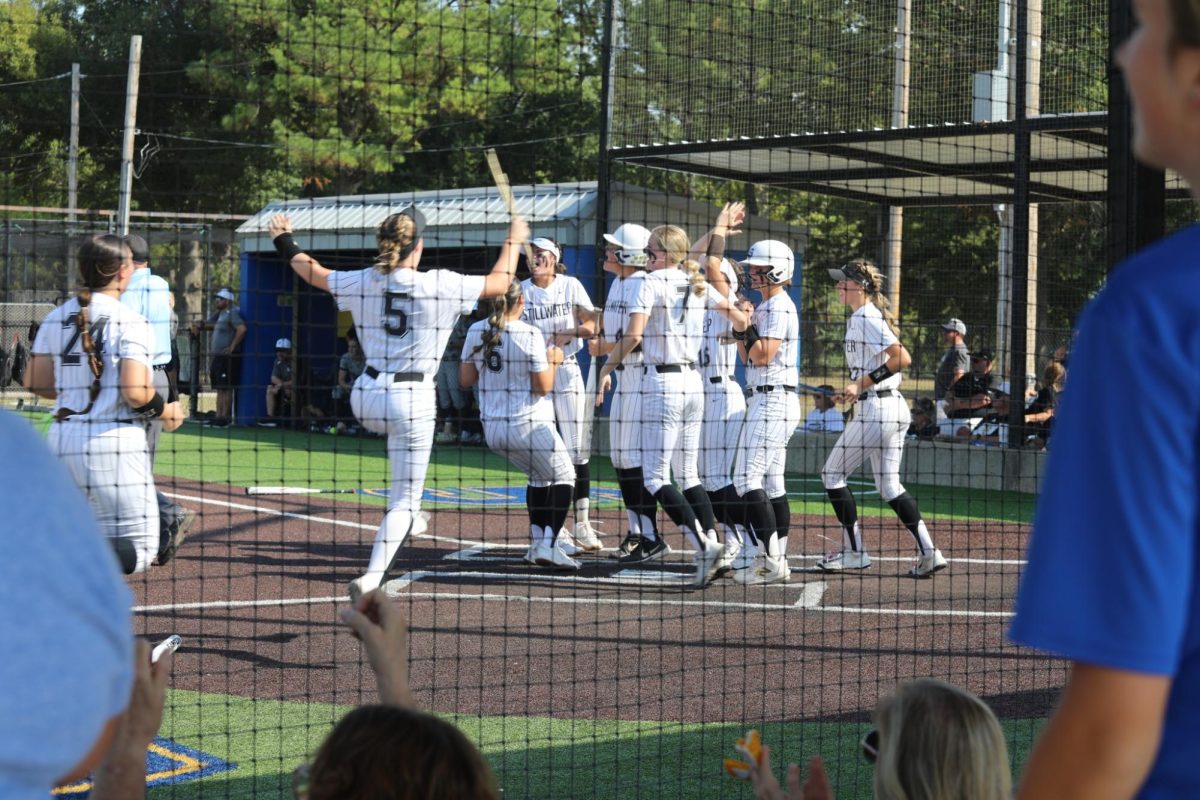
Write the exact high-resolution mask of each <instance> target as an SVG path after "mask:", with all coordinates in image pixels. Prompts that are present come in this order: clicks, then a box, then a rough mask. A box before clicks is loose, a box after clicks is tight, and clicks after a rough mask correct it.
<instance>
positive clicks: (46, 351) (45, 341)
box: [29, 319, 62, 356]
mask: <svg viewBox="0 0 1200 800" xmlns="http://www.w3.org/2000/svg"><path fill="white" fill-rule="evenodd" d="M61 328H62V325H61V324H59V322H58V321H57V320H50V319H45V320H42V324H41V325H39V326H38V332H37V336H35V337H34V339H33V348H32V349H31V350H30V351H29V352H31V353H36V354H38V355H43V356H45V355H54V354H55V353H56V352H58V350H59V347H58V346H57V343H56V341H55V339H56V338H57V337H56V335H55V334H56V332H57V331H58V330H59V329H61Z"/></svg>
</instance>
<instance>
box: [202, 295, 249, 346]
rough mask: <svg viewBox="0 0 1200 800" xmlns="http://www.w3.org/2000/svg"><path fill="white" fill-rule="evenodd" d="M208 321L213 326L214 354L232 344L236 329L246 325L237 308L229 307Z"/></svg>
mask: <svg viewBox="0 0 1200 800" xmlns="http://www.w3.org/2000/svg"><path fill="white" fill-rule="evenodd" d="M209 321H210V322H212V324H213V334H212V351H213V352H214V353H220V352H221V351H222V350H224V349H225V348H227V347H229V345H231V344H233V337H234V336H236V335H237V329H238V327H239V326H241V325H245V324H246V320H245V319H244V318H243V317H242V312H240V311H238V309H237V306H230V307H229V308H227V309H225V310H224V311H218V312H217V313H216V314H213V316H212V318H211V319H210V320H209Z"/></svg>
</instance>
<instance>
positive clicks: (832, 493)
mask: <svg viewBox="0 0 1200 800" xmlns="http://www.w3.org/2000/svg"><path fill="white" fill-rule="evenodd" d="M825 494H827V495H829V502H830V503H832V504H833V513H834V514H836V515H837V518H838V522H840V523H842V528H843V529H844V530H845V531H846V536H847V537H848V538H849V539H850V543H851V545H853V548H852V549H854V550H855V551H858V550H861V549H862V542H860V541H858V538H857V537H856V536H855V535H854V525H855V524H856V523H857V522H858V507H857V506H856V505H855V504H854V494H853V493H851V491H850V489H849V487H846V486H843V487H841V488H840V489H826V490H825Z"/></svg>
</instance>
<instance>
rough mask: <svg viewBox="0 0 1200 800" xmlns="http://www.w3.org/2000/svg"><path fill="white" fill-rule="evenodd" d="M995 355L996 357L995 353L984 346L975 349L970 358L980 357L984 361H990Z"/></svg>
mask: <svg viewBox="0 0 1200 800" xmlns="http://www.w3.org/2000/svg"><path fill="white" fill-rule="evenodd" d="M995 357H996V355H995V354H994V353H993V352H992V351H991V350H988V349H987V348H986V347H984V348H981V349H979V350H976V351H975V352H974V353H971V358H982V359H984V360H985V361H992V360H994V359H995Z"/></svg>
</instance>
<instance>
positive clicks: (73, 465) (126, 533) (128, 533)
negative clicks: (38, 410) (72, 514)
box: [49, 419, 159, 572]
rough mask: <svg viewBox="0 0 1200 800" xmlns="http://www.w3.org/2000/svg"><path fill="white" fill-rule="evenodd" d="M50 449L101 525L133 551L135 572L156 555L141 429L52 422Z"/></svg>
mask: <svg viewBox="0 0 1200 800" xmlns="http://www.w3.org/2000/svg"><path fill="white" fill-rule="evenodd" d="M49 443H50V449H51V450H53V451H54V452H55V453H56V454H57V455H58V457H59V458H61V459H62V460H63V462H64V463H65V464H66V465H67V471H69V472H70V473H71V477H72V478H73V479H74V480H75V483H76V484H77V485H78V486H79V488H80V489H82V490H83V491H84V493H85V494H86V495H87V498H88V502H89V503H90V504H91V507H92V511H93V512H94V513H95V514H96V520H97V521H98V522H99V523H100V529H101V530H102V531H104V534H105V535H106V536H108V537H109V538H112V539H125V540H127V541H128V542H129V543H130V544H132V545H133V548H134V550H135V551H136V552H137V564H136V566H135V567H134V571H135V572H142V571H144V570H146V569H147V568H149V566H150V562H152V561H153V560H154V559H155V557H156V556H157V555H158V544H159V542H158V500H157V499H156V497H155V493H154V475H153V473H152V471H151V468H150V454H149V451H148V450H147V445H146V429H145V428H144V427H142V426H141V425H135V424H116V423H89V422H86V421H77V422H76V421H72V420H70V419H68V420H65V421H63V422H56V423H53V424H52V425H51V426H50V436H49Z"/></svg>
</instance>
